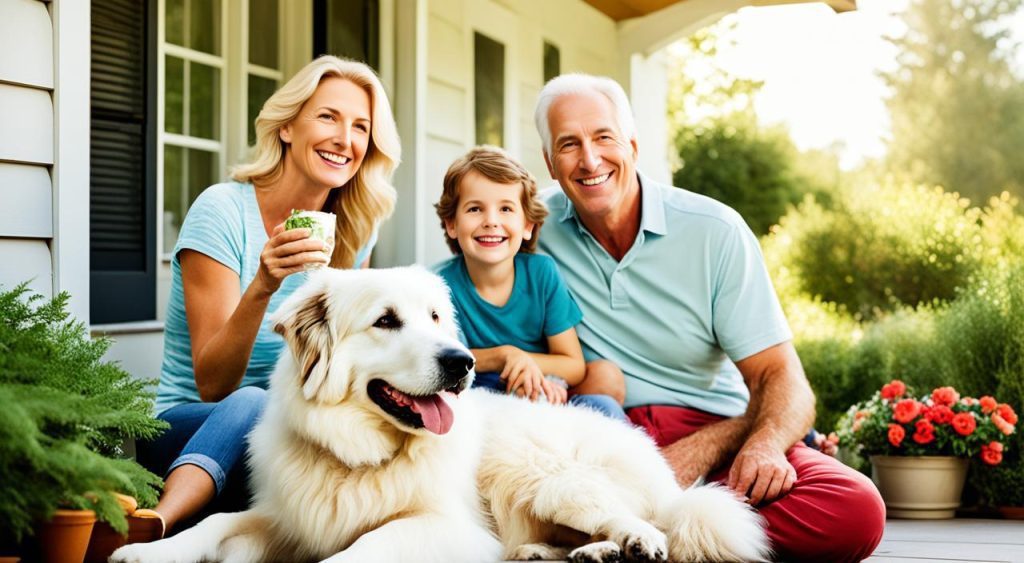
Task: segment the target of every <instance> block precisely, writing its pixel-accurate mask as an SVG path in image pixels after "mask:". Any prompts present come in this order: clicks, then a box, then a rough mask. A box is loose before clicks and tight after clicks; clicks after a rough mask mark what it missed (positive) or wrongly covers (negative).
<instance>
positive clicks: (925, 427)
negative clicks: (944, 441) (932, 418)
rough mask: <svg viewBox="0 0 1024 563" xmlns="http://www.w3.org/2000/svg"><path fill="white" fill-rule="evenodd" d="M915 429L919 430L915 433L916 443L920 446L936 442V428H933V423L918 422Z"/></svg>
mask: <svg viewBox="0 0 1024 563" xmlns="http://www.w3.org/2000/svg"><path fill="white" fill-rule="evenodd" d="M914 427H915V428H916V429H917V431H916V432H914V441H915V442H917V443H918V444H928V443H930V442H932V440H935V427H934V426H932V423H931V422H928V421H927V420H918V421H917V424H915V425H914Z"/></svg>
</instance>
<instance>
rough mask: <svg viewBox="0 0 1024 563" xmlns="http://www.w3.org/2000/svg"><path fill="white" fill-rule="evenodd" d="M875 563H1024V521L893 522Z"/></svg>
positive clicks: (956, 520)
mask: <svg viewBox="0 0 1024 563" xmlns="http://www.w3.org/2000/svg"><path fill="white" fill-rule="evenodd" d="M867 561H869V562H871V563H883V562H887V561H892V562H911V561H943V562H946V561H993V562H994V561H999V562H1004V561H1005V562H1014V563H1024V521H1022V520H984V519H978V518H956V519H953V520H933V521H927V520H889V521H888V522H886V524H885V535H884V536H883V537H882V543H881V544H880V545H879V546H878V548H877V549H876V550H875V552H874V554H872V556H871V557H870V558H869V559H867Z"/></svg>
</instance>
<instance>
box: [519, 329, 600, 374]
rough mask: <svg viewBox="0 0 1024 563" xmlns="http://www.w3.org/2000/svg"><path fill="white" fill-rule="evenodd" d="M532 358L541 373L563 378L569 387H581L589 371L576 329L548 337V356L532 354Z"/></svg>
mask: <svg viewBox="0 0 1024 563" xmlns="http://www.w3.org/2000/svg"><path fill="white" fill-rule="evenodd" d="M530 357H531V358H533V360H534V361H535V362H537V365H538V366H540V369H541V371H543V372H544V373H545V374H548V375H557V376H558V377H561V378H562V379H564V380H565V382H566V383H568V384H569V387H573V386H575V385H579V384H580V382H581V381H583V375H584V374H585V373H586V371H587V364H586V362H584V361H583V348H582V347H581V346H580V339H579V338H577V337H576V329H575V328H571V327H570V328H568V329H566V330H564V331H562V332H560V333H558V334H556V335H554V336H549V337H548V353H547V354H530Z"/></svg>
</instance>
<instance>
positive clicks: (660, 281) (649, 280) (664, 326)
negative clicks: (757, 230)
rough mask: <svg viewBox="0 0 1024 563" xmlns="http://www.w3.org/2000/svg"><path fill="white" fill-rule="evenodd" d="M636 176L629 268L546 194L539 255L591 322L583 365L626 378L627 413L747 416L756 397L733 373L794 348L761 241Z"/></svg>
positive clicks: (695, 201)
mask: <svg viewBox="0 0 1024 563" xmlns="http://www.w3.org/2000/svg"><path fill="white" fill-rule="evenodd" d="M638 176H639V178H640V184H641V213H642V215H641V219H640V231H639V232H638V233H637V236H636V240H635V241H634V242H633V246H632V247H631V248H630V250H629V252H627V253H626V255H625V256H624V257H623V258H622V261H621V262H620V261H616V260H615V259H614V258H612V257H611V255H609V254H608V252H607V251H605V249H604V248H603V247H602V246H601V245H600V244H598V243H597V241H596V240H595V239H594V238H593V236H592V235H591V234H590V232H589V231H587V229H586V228H585V227H584V226H583V223H582V222H580V221H579V218H578V217H577V215H576V210H575V208H574V207H573V205H572V203H571V202H570V201H569V200H568V198H567V197H566V196H565V194H564V193H563V192H562V190H561V188H560V187H559V186H554V187H552V188H549V189H547V190H545V191H544V193H543V194H542V198H543V199H544V201H545V203H546V204H547V206H548V209H549V210H550V211H551V215H550V217H549V218H548V221H547V222H546V224H545V225H544V229H543V231H542V235H541V237H540V248H541V250H542V251H543V252H545V253H547V254H548V255H550V256H552V257H553V258H554V259H555V261H556V262H557V263H558V267H559V269H560V270H561V272H562V275H563V276H564V277H565V279H566V282H567V283H568V284H569V289H570V290H571V291H572V292H573V295H574V296H575V297H576V302H577V303H578V304H579V306H580V308H581V309H582V310H583V322H582V323H581V324H580V325H579V326H578V327H577V330H578V333H579V337H580V342H581V343H582V344H583V353H584V356H585V357H586V359H587V361H591V360H596V359H601V358H604V359H608V360H612V361H614V362H615V363H617V364H618V365H619V366H620V367H621V368H622V371H623V372H624V373H625V374H626V405H625V406H626V407H627V408H628V407H635V406H640V405H655V404H658V405H677V406H684V407H690V408H696V409H700V410H702V411H706V412H710V413H714V414H719V415H723V416H730V417H731V416H738V415H740V414H742V413H743V412H744V411H745V410H746V407H747V402H748V401H749V399H750V395H749V392H748V390H747V387H746V385H745V384H744V382H743V378H742V376H741V375H740V373H739V370H738V369H737V368H736V366H735V365H734V364H733V362H734V361H739V360H742V359H744V358H747V357H749V356H751V355H753V354H755V353H757V352H760V351H762V350H765V349H766V348H769V347H771V346H774V345H776V344H779V343H781V342H784V341H786V340H790V339H791V338H792V333H791V332H790V330H789V325H788V324H787V323H786V318H785V316H784V315H783V313H782V307H781V306H780V305H779V301H778V298H777V297H776V295H775V290H774V288H773V287H772V284H771V280H770V279H769V277H768V272H767V270H766V268H765V265H764V259H763V257H762V255H761V248H760V246H759V245H758V241H757V238H756V237H754V234H753V233H752V232H751V231H750V228H749V227H747V224H746V223H745V222H744V221H743V218H742V217H740V215H739V214H738V213H736V212H735V211H733V210H732V209H731V208H729V207H727V206H725V205H723V204H721V203H719V202H717V201H715V200H713V199H710V198H708V197H705V196H702V195H699V194H695V193H692V192H688V191H686V190H681V189H678V188H674V187H672V186H666V185H662V184H658V183H656V182H654V181H653V180H650V179H648V178H645V177H644V176H643V175H639V174H638ZM730 360H731V361H730Z"/></svg>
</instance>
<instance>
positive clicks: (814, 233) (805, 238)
mask: <svg viewBox="0 0 1024 563" xmlns="http://www.w3.org/2000/svg"><path fill="white" fill-rule="evenodd" d="M832 205H833V209H825V208H824V207H822V206H821V205H819V204H817V203H816V202H815V201H814V200H813V199H805V201H804V202H803V203H801V204H800V206H799V207H798V208H797V209H796V210H794V211H793V212H791V213H789V214H787V215H786V216H785V217H783V218H782V220H781V221H780V224H779V226H778V227H776V228H774V229H773V231H772V234H771V236H769V237H767V239H766V240H765V242H764V246H765V257H766V260H767V261H768V264H769V267H770V268H771V269H772V271H773V273H775V272H778V271H779V270H780V269H786V270H788V271H789V272H791V273H790V275H789V280H790V281H791V284H792V285H791V286H788V287H785V288H784V289H785V291H786V292H788V293H790V294H792V293H803V294H807V295H811V296H817V297H820V298H821V299H822V300H823V301H827V302H833V303H836V304H838V305H841V306H842V307H844V308H845V309H847V310H849V311H851V312H852V313H853V314H854V315H855V316H856V317H857V318H863V319H873V318H876V317H878V316H880V315H883V314H885V313H887V312H891V311H894V310H896V309H898V308H899V307H901V306H903V305H910V306H912V307H914V306H917V305H919V304H922V303H931V302H933V301H935V300H940V301H948V300H951V299H953V298H954V297H955V296H956V292H957V290H958V289H960V288H963V287H965V286H966V285H967V284H968V282H969V281H970V276H971V274H972V272H974V271H976V270H977V269H978V268H979V267H980V266H981V264H982V263H983V258H984V255H985V251H984V245H983V241H984V237H983V233H982V223H981V217H982V211H981V210H979V209H976V208H970V207H967V201H966V200H963V199H960V198H959V197H957V196H956V195H955V194H947V193H944V192H942V190H941V189H937V188H936V189H927V188H924V187H920V186H910V185H900V184H893V183H890V184H886V185H877V184H866V185H860V186H856V187H851V188H848V189H843V190H841V191H840V192H839V194H838V195H837V199H836V200H834V201H833V203H832Z"/></svg>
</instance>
